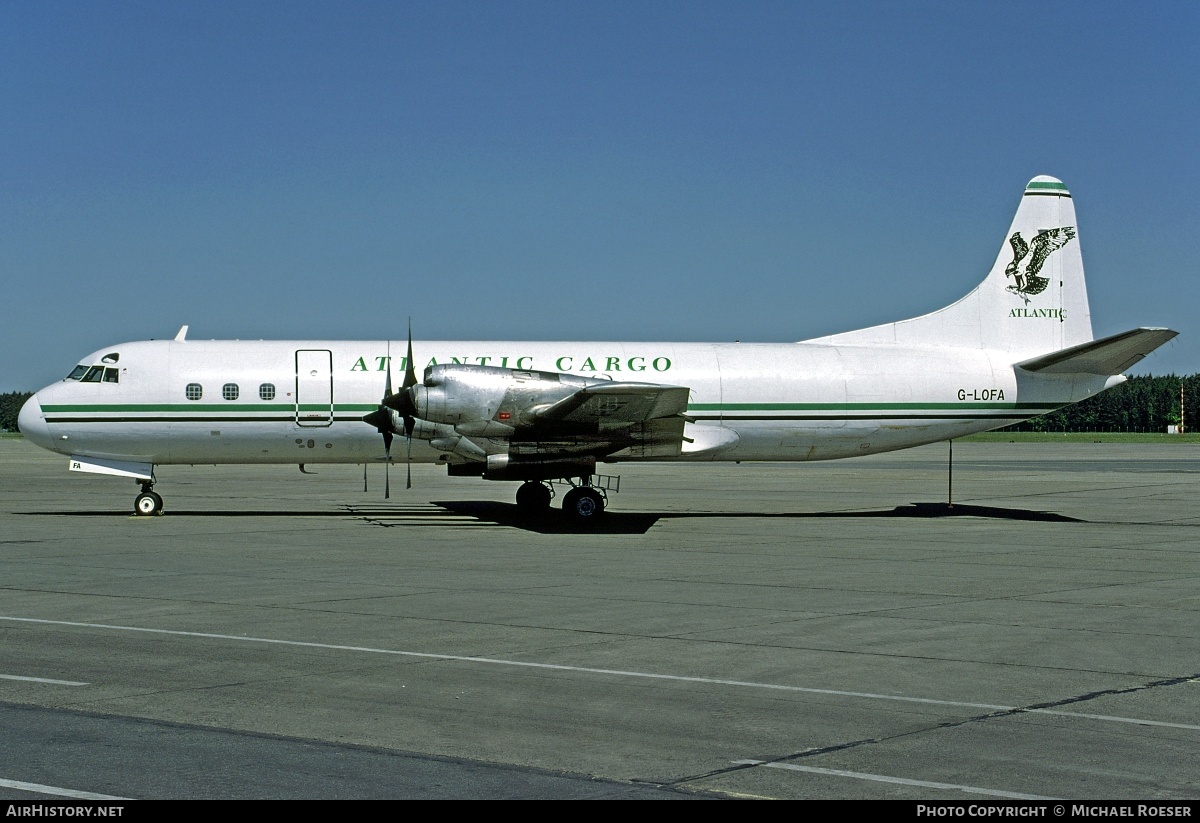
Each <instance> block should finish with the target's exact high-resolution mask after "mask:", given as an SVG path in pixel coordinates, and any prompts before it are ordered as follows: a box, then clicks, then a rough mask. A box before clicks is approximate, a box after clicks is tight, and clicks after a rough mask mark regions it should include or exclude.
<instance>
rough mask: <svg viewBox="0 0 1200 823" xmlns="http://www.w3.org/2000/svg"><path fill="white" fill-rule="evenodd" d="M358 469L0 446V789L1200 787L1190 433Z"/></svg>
mask: <svg viewBox="0 0 1200 823" xmlns="http://www.w3.org/2000/svg"><path fill="white" fill-rule="evenodd" d="M954 458H955V461H954V473H953V482H954V486H953V503H954V506H953V507H951V508H948V507H947V506H946V503H947V496H948V477H947V447H946V445H945V444H939V445H935V446H929V447H925V448H921V449H914V450H910V451H906V452H899V453H895V454H890V455H883V456H876V457H864V458H857V459H854V460H847V461H838V462H831V463H816V464H758V465H752V464H742V465H724V464H716V465H709V466H703V465H700V466H680V465H630V466H621V467H619V473H620V474H621V475H622V480H621V492H620V493H619V494H616V495H614V496H613V497H612V500H611V503H610V508H609V511H608V513H607V514H606V515H605V519H604V521H603V524H602V526H601V528H599V529H598V530H596V531H590V532H589V531H582V530H579V529H576V528H573V527H571V526H570V525H569V524H568V523H566V522H564V520H563V519H562V517H561V516H560V515H559V514H558V513H557V512H555V513H554V514H555V516H554V517H551V518H548V519H547V520H545V521H541V522H530V521H528V520H526V519H523V518H521V517H519V516H518V515H517V513H516V511H515V506H513V505H512V499H513V492H514V491H515V484H508V483H487V482H484V481H481V480H477V479H473V478H447V477H446V476H445V475H444V474H443V473H442V472H441V471H439V470H437V469H435V468H433V467H426V466H417V467H414V469H413V488H412V489H411V490H406V489H405V488H404V467H403V465H402V464H401V465H397V466H393V468H392V471H391V481H392V483H391V498H390V500H384V499H383V467H382V466H380V465H375V466H371V467H370V469H369V480H370V488H369V490H368V491H366V492H364V491H363V476H362V468H361V467H355V466H344V467H314V468H312V469H310V471H313V472H315V474H312V475H303V474H301V473H300V472H299V471H298V470H297V468H296V467H295V466H291V467H287V466H274V467H244V466H233V467H212V466H196V467H187V466H178V467H176V466H167V467H161V468H160V469H159V470H158V481H159V482H158V485H157V486H156V491H158V492H159V493H160V494H162V495H163V497H164V498H165V500H166V513H165V514H164V515H163V516H161V517H153V518H139V517H133V516H132V515H131V512H132V505H133V498H134V495H135V494H136V492H137V486H136V484H134V483H133V482H132V481H128V480H124V479H120V478H112V477H99V476H92V475H79V474H75V473H69V472H68V471H67V465H66V463H67V461H66V458H63V457H59V456H55V455H51V454H48V453H45V452H41V451H39V450H38V449H37V448H36V447H34V446H32V445H30V444H28V443H26V442H25V441H23V440H20V439H0V728H3V729H4V745H3V746H0V797H5V798H8V799H22V800H35V801H37V802H50V801H57V800H59V799H62V798H71V797H75V798H80V797H83V798H89V797H90V798H93V799H102V798H192V797H201V798H219V797H238V798H282V797H286V798H343V797H363V798H366V797H384V798H386V797H396V798H415V797H432V798H467V797H490V798H510V797H511V798H519V797H524V798H537V797H562V798H589V797H610V798H662V799H694V798H695V799H699V798H722V797H733V798H739V797H770V798H844V799H854V798H892V799H907V800H914V799H924V800H956V799H967V800H974V801H979V802H986V801H987V800H989V799H990V800H993V801H1000V800H1010V799H1020V798H1063V799H1097V800H1098V799H1180V798H1185V799H1195V798H1197V797H1200V770H1198V769H1197V766H1196V764H1197V763H1200V511H1198V510H1197V508H1196V500H1197V498H1198V493H1200V447H1197V446H1187V445H1172V444H1170V443H1169V442H1168V443H1164V444H1162V445H1158V444H1154V445H1090V444H1028V443H1023V444H1007V443H969V442H968V443H956V444H955V447H954Z"/></svg>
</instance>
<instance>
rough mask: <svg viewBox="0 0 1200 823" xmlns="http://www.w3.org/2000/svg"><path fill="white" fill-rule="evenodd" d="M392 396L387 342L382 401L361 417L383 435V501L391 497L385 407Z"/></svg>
mask: <svg viewBox="0 0 1200 823" xmlns="http://www.w3.org/2000/svg"><path fill="white" fill-rule="evenodd" d="M408 345H409V351H412V342H411V341H410V342H409V344H408ZM391 396H392V343H391V341H390V340H389V341H388V349H387V377H386V378H385V382H384V385H383V399H382V400H380V401H379V408H377V409H375V411H373V412H371V413H370V414H368V415H366V416H365V417H363V422H364V423H370V424H371V425H372V426H374V427H375V428H376V430H377V431H378V432H379V433H380V434H382V435H383V458H384V462H383V499H384V500H387V499H388V498H390V497H391V496H392V483H391V473H390V467H391V463H392V439H393V438H392V431H393V425H392V413H391V411H390V410H389V408H388V407H387V405H386V404H387V401H388V399H389V398H390V397H391ZM366 489H367V467H366V466H365V465H364V466H363V491H366Z"/></svg>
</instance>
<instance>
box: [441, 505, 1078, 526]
mask: <svg viewBox="0 0 1200 823" xmlns="http://www.w3.org/2000/svg"><path fill="white" fill-rule="evenodd" d="M433 504H434V505H435V506H440V507H441V508H443V509H445V510H447V511H449V512H453V513H454V514H457V515H462V516H467V517H472V518H475V519H476V520H478V521H482V522H486V523H493V524H495V525H498V526H508V527H510V528H517V529H524V530H525V531H533V532H537V533H539V534H644V533H645V532H647V531H649V529H650V527H651V526H653V525H654V524H655V523H657V522H658V521H659V520H689V519H697V518H739V517H746V518H767V519H772V518H783V519H827V518H870V517H890V518H909V517H917V518H941V517H985V518H989V519H993V520H1023V521H1028V522H1036V523H1083V522H1086V521H1083V520H1080V519H1078V518H1075V517H1068V516H1067V515H1063V514H1058V513H1056V512H1046V511H1036V510H1033V509H1005V508H999V507H995V506H973V505H964V504H961V503H956V504H954V505H948V504H946V503H912V504H910V505H907V506H897V507H896V508H894V509H887V510H876V511H836V512H614V511H608V512H606V513H605V514H604V517H603V518H602V519H601V520H600V521H599V522H598V523H595V524H591V523H588V524H582V525H581V524H579V523H577V522H575V521H573V520H571V519H570V518H568V517H567V516H566V515H564V514H563V513H562V512H561V511H558V510H556V509H551V510H550V511H548V512H545V513H544V514H542V515H540V516H538V515H530V514H528V513H526V512H523V511H521V510H520V509H518V508H517V507H516V506H515V505H513V504H511V503H495V502H491V501H475V500H472V501H462V500H455V501H434V503H433Z"/></svg>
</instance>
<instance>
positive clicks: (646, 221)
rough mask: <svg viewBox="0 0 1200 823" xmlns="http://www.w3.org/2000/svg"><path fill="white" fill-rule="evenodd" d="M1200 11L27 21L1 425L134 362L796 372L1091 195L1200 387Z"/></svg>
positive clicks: (4, 57) (187, 15)
mask: <svg viewBox="0 0 1200 823" xmlns="http://www.w3.org/2000/svg"><path fill="white" fill-rule="evenodd" d="M1198 36H1200V4H1196V3H1194V2H1177V3H1176V2H1160V3H1147V4H1131V3H1109V2H1086V3H1084V2H1079V3H1072V2H1037V3H1025V2H1005V3H974V2H844V3H832V4H831V3H805V2H787V3H775V2H759V3H748V2H728V3H723V2H688V3H676V2H654V3H645V2H631V3H625V2H586V1H581V2H546V3H542V2H478V3H477V2H458V3H456V2H445V1H442V2H430V3H403V2H378V3H376V2H340V3H336V4H334V3H328V2H325V3H306V2H282V0H276V2H245V1H243V2H212V0H208V1H207V2H189V1H188V0H172V2H169V3H163V2H94V0H91V1H89V2H73V1H71V0H57V1H56V2H43V1H42V0H38V1H37V2H31V1H30V0H9V2H5V3H3V4H0V100H2V105H0V279H2V281H3V284H4V291H3V299H2V302H0V306H2V307H3V308H2V309H0V312H2V313H0V321H2V322H0V345H3V347H4V350H5V351H6V353H7V357H5V358H4V360H3V366H0V391H11V390H35V389H37V388H40V387H41V386H42V385H44V384H46V383H48V382H51V381H53V380H56V379H58V378H60V377H61V376H63V375H64V374H66V372H68V371H69V370H70V369H71V367H72V366H73V365H74V364H75V363H76V361H77V359H78V358H80V357H82V356H83V355H85V354H87V353H88V352H91V351H93V350H96V349H99V348H102V347H104V346H107V345H110V344H113V343H117V342H123V341H126V340H135V339H145V338H161V337H170V336H173V335H174V334H175V332H176V331H177V330H178V328H179V326H180V325H182V324H184V323H187V324H189V325H190V327H191V333H190V336H191V337H193V338H255V339H257V338H323V337H331V338H372V339H380V338H386V337H393V338H396V339H400V338H403V336H404V334H405V328H406V325H407V321H408V318H409V317H410V316H411V318H412V322H413V327H414V333H415V336H416V337H417V338H418V339H420V338H426V339H527V340H553V339H566V340H573V339H590V340H714V341H725V340H735V339H740V340H744V341H750V340H755V341H790V340H800V339H805V338H809V337H813V336H817V335H821V334H828V333H831V332H837V331H844V330H848V329H852V328H859V327H863V326H867V325H872V324H875V323H879V322H883V321H887V320H895V319H900V318H901V317H907V316H912V315H917V314H922V313H924V312H926V311H930V310H933V309H936V308H939V307H941V306H942V305H945V304H947V303H949V302H951V301H953V300H955V299H957V298H958V297H960V296H962V295H963V294H965V293H966V292H967V291H969V290H970V289H971V288H973V287H974V286H975V284H976V283H977V282H978V281H979V280H980V279H981V278H982V277H983V275H984V274H985V273H986V271H987V269H988V268H989V267H990V265H991V263H992V261H993V260H994V259H995V256H996V254H997V252H998V251H999V249H1000V246H1001V244H1002V243H1003V242H1004V239H1005V237H1004V234H1005V230H1006V229H1007V228H1008V224H1009V221H1010V220H1011V217H1012V214H1013V212H1014V210H1015V209H1016V206H1017V203H1018V201H1019V199H1020V195H1021V192H1022V190H1023V187H1024V185H1025V183H1026V182H1027V181H1028V180H1029V179H1030V178H1031V177H1033V176H1035V175H1038V174H1050V175H1053V176H1055V177H1059V178H1061V179H1062V180H1064V181H1065V182H1066V183H1067V185H1068V186H1069V187H1070V189H1071V191H1072V193H1073V194H1074V196H1075V201H1076V209H1077V212H1078V218H1079V225H1080V234H1079V237H1080V242H1081V246H1082V249H1083V254H1084V262H1085V265H1086V268H1087V275H1088V283H1089V292H1090V298H1091V305H1092V322H1093V326H1094V328H1095V331H1096V333H1097V334H1098V335H1103V334H1111V333H1115V332H1119V331H1124V330H1125V329H1127V328H1131V327H1134V326H1139V325H1165V326H1170V327H1172V328H1174V329H1176V330H1178V331H1180V332H1181V335H1180V337H1179V338H1177V339H1176V341H1174V342H1173V343H1170V344H1168V345H1167V346H1166V347H1164V348H1163V349H1162V350H1160V351H1159V352H1158V353H1156V354H1155V355H1152V356H1151V357H1150V358H1148V359H1147V360H1146V361H1144V362H1143V364H1141V365H1140V366H1139V367H1137V368H1136V369H1135V372H1137V373H1154V374H1162V373H1167V372H1175V373H1189V374H1190V373H1194V372H1198V371H1200V334H1197V333H1196V330H1195V324H1194V323H1193V316H1194V315H1195V307H1196V305H1197V302H1198V301H1197V297H1198V296H1200V294H1198V292H1200V289H1198V287H1197V279H1196V275H1197V271H1198V269H1200V266H1198V265H1197V264H1198V263H1200V219H1198V218H1200V206H1198V205H1197V202H1198V198H1197V188H1198V185H1197V184H1198V183H1200V179H1198V178H1200V175H1198V173H1197V172H1198V163H1200V161H1198V160H1197V152H1196V135H1197V134H1198V133H1200V128H1198V126H1200V123H1198V119H1200V115H1198V112H1200V106H1198V104H1200V49H1197V48H1196V46H1195V43H1196V41H1197V39H1198Z"/></svg>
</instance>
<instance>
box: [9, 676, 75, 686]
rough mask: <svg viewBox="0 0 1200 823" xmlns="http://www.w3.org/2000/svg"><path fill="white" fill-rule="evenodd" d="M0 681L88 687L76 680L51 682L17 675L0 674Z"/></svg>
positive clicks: (42, 678) (45, 679)
mask: <svg viewBox="0 0 1200 823" xmlns="http://www.w3.org/2000/svg"><path fill="white" fill-rule="evenodd" d="M0 680H20V681H23V682H26V683H47V684H49V685H51V686H89V685H91V684H90V683H80V682H78V681H76V680H52V679H51V678H49V677H22V676H21V675H18V674H0Z"/></svg>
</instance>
